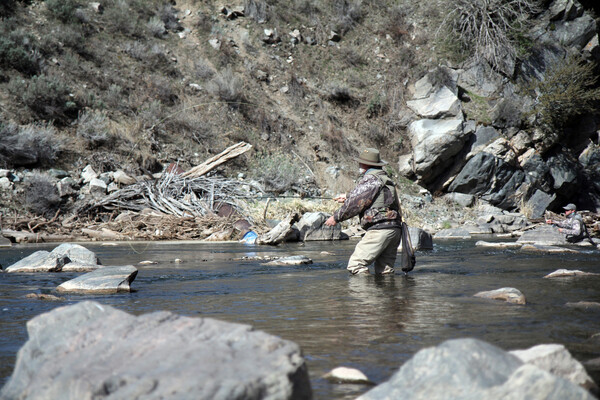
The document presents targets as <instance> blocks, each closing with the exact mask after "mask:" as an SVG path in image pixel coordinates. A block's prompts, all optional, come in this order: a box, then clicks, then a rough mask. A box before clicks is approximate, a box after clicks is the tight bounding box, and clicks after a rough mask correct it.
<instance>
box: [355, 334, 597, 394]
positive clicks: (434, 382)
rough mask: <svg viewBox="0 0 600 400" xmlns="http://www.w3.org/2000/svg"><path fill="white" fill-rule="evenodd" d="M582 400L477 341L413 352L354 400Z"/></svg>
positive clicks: (575, 389) (574, 390)
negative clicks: (398, 368) (387, 376)
mask: <svg viewBox="0 0 600 400" xmlns="http://www.w3.org/2000/svg"><path fill="white" fill-rule="evenodd" d="M383 399H403V400H417V399H425V400H448V399H472V400H475V399H546V400H563V399H581V400H592V399H594V397H593V396H592V395H591V394H590V393H588V392H587V391H586V390H584V389H583V388H581V387H579V386H577V385H575V384H573V383H571V382H569V381H567V380H565V379H563V378H559V377H557V376H555V375H553V374H551V373H549V372H547V371H544V370H542V369H540V368H538V367H536V366H535V365H531V364H524V363H523V362H522V361H521V360H520V359H519V358H518V357H516V356H514V355H512V354H509V353H508V352H505V351H504V350H502V349H500V348H498V347H496V346H493V345H491V344H488V343H486V342H483V341H481V340H477V339H454V340H448V341H446V342H444V343H442V344H440V345H438V346H436V347H430V348H426V349H423V350H420V351H419V352H417V353H416V354H415V355H414V356H413V357H412V358H411V359H410V360H408V361H407V362H406V363H405V364H404V365H403V366H402V368H400V370H399V371H398V372H396V373H395V374H394V375H393V376H392V378H391V379H390V380H389V381H387V382H385V383H382V384H380V385H378V386H377V387H375V388H374V389H371V390H370V391H368V392H367V393H365V394H363V395H362V396H360V397H359V398H358V399H357V400H383Z"/></svg>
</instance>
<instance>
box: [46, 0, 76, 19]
mask: <svg viewBox="0 0 600 400" xmlns="http://www.w3.org/2000/svg"><path fill="white" fill-rule="evenodd" d="M44 3H45V4H46V10H47V11H48V13H49V14H50V15H51V16H53V17H54V18H56V19H58V20H60V21H62V22H64V23H67V22H73V21H75V20H76V17H75V11H76V10H77V9H78V8H79V7H81V2H80V1H79V0H46V1H45V2H44Z"/></svg>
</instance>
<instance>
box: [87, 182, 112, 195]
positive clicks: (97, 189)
mask: <svg viewBox="0 0 600 400" xmlns="http://www.w3.org/2000/svg"><path fill="white" fill-rule="evenodd" d="M107 188H108V186H107V185H106V182H104V181H103V180H102V179H97V178H94V179H92V180H91V181H90V194H91V195H92V196H94V197H103V196H104V195H105V194H106V189H107Z"/></svg>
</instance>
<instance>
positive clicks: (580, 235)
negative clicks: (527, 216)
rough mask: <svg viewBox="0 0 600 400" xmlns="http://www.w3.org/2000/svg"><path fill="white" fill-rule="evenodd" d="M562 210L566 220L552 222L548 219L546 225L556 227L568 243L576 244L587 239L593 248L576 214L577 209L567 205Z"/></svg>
mask: <svg viewBox="0 0 600 400" xmlns="http://www.w3.org/2000/svg"><path fill="white" fill-rule="evenodd" d="M563 208H564V209H565V216H566V217H567V219H566V220H564V221H553V220H551V219H548V220H546V223H547V224H552V225H556V226H558V227H559V228H558V231H559V232H560V233H564V234H565V235H566V239H567V242H569V243H577V242H579V241H581V240H583V239H586V238H587V239H589V241H590V243H591V244H593V245H594V246H595V244H594V242H593V241H592V239H590V238H589V234H588V232H587V229H586V227H585V223H584V222H583V218H581V215H579V214H577V207H576V206H575V204H573V203H569V204H567V205H566V206H565V207H563Z"/></svg>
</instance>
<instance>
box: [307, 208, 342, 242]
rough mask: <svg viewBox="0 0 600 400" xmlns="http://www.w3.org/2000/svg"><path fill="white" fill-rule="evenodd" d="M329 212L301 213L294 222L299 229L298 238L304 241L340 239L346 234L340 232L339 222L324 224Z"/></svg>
mask: <svg viewBox="0 0 600 400" xmlns="http://www.w3.org/2000/svg"><path fill="white" fill-rule="evenodd" d="M329 216H330V215H329V214H327V213H324V212H307V213H304V214H303V215H302V218H300V221H298V222H296V225H295V226H296V228H297V229H298V230H299V231H300V240H303V241H305V242H309V241H316V240H342V239H348V236H347V235H345V234H344V233H342V228H341V225H340V224H336V225H335V226H327V225H325V221H326V220H327V218H329Z"/></svg>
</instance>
